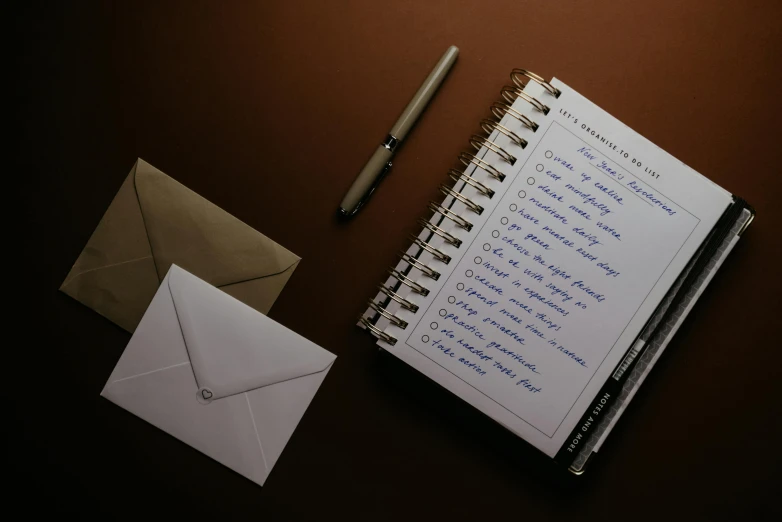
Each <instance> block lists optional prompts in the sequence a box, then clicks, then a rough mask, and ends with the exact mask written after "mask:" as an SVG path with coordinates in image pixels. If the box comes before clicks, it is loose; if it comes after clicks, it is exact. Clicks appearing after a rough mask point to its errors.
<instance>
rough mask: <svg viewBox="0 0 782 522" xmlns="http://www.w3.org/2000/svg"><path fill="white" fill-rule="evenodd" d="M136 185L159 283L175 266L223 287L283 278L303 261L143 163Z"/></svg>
mask: <svg viewBox="0 0 782 522" xmlns="http://www.w3.org/2000/svg"><path fill="white" fill-rule="evenodd" d="M135 183H136V191H137V193H138V199H139V204H140V206H141V211H142V213H143V216H144V222H145V224H146V229H147V234H148V236H149V243H150V245H151V248H152V253H153V254H154V256H155V265H156V267H157V271H158V277H159V278H160V280H162V279H163V277H164V276H165V274H166V273H167V272H168V269H169V267H170V266H171V264H172V263H175V264H177V265H179V266H181V267H182V268H184V269H185V270H187V271H188V272H192V273H194V274H197V275H198V277H200V278H201V279H204V280H206V281H208V282H209V283H211V284H213V285H215V286H222V285H227V284H233V283H238V282H241V281H248V280H252V279H257V278H261V277H268V276H270V275H274V274H279V273H282V272H284V271H286V270H288V269H289V268H291V267H292V266H293V265H295V264H296V263H298V262H299V261H300V258H299V257H298V256H297V255H295V254H293V253H292V252H290V251H288V250H286V249H285V248H283V247H281V246H280V245H278V244H277V243H275V242H274V241H272V240H271V239H269V238H267V237H266V236H264V235H263V234H261V233H260V232H258V231H257V230H254V229H253V228H252V227H250V226H249V225H247V224H246V223H244V222H242V221H240V220H239V219H237V218H235V217H234V216H232V215H230V214H229V213H228V212H226V211H225V210H223V209H221V208H220V207H218V206H217V205H215V204H214V203H211V202H209V201H207V200H206V199H204V198H203V197H201V196H199V195H198V194H196V193H195V192H193V191H192V190H190V189H188V188H187V187H185V186H184V185H182V184H181V183H179V182H177V181H176V180H174V179H173V178H171V177H169V176H166V175H165V174H163V173H162V172H161V171H159V170H158V169H156V168H155V167H153V166H152V165H150V164H149V163H146V162H145V161H143V160H139V161H138V166H137V168H136V176H135Z"/></svg>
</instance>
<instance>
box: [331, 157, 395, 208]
mask: <svg viewBox="0 0 782 522" xmlns="http://www.w3.org/2000/svg"><path fill="white" fill-rule="evenodd" d="M392 155H393V153H392V152H391V151H390V150H389V149H387V148H385V147H383V146H382V145H381V146H380V147H378V148H377V150H375V153H374V154H372V157H371V158H369V161H367V164H366V165H364V168H363V169H361V172H359V174H358V176H357V177H356V180H355V181H354V182H353V185H352V186H351V187H350V190H348V193H347V194H345V197H344V198H343V199H342V203H341V204H340V208H342V209H343V210H344V211H346V212H348V213H350V212H353V211H354V210H355V209H356V207H357V206H358V204H359V203H360V202H361V200H362V199H366V198H365V197H364V196H366V197H369V195H370V192H371V190H373V185H375V184H376V183H379V182H380V179H381V178H379V175H380V173H381V172H383V171H384V170H385V169H386V168H387V166H388V161H389V160H390V159H391V156H392Z"/></svg>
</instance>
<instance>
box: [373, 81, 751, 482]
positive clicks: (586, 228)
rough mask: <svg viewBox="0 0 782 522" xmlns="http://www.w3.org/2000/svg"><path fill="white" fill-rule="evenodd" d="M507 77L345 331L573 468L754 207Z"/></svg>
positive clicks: (546, 88)
mask: <svg viewBox="0 0 782 522" xmlns="http://www.w3.org/2000/svg"><path fill="white" fill-rule="evenodd" d="M511 79H512V81H513V84H512V85H510V86H507V87H504V88H503V89H502V91H501V99H500V100H499V101H497V102H496V103H494V104H493V105H492V106H491V108H490V114H491V116H492V117H491V118H487V119H485V120H482V121H481V122H480V128H481V130H482V131H483V132H482V133H480V134H475V135H473V136H472V137H471V138H470V139H469V143H470V145H471V147H472V148H471V149H470V150H469V151H464V152H462V153H460V154H459V155H458V160H459V164H461V166H462V167H463V168H462V169H460V170H455V169H454V170H451V171H449V172H448V176H449V178H450V179H451V180H452V181H453V183H448V184H443V185H442V186H441V187H440V190H441V192H442V193H443V196H444V199H443V200H442V201H438V202H432V203H430V204H429V211H431V213H432V214H431V216H430V217H428V218H426V219H422V220H421V221H420V224H421V226H422V231H421V233H420V234H418V235H417V236H413V237H411V245H410V247H409V248H408V249H407V250H406V251H405V252H403V253H401V254H400V259H399V262H398V263H397V264H396V265H395V266H394V267H393V268H392V269H391V270H390V272H389V277H388V279H387V280H386V281H385V282H384V283H383V284H382V285H381V286H380V292H379V293H378V294H377V296H375V297H374V299H372V300H371V301H370V302H369V308H368V309H367V310H366V312H365V313H364V315H363V316H362V317H361V319H360V321H359V326H360V327H362V328H364V329H366V330H367V331H369V332H370V333H372V334H373V335H374V336H375V337H377V343H378V345H379V346H380V347H381V348H382V349H384V350H387V351H388V352H390V353H391V354H393V355H394V356H396V357H398V358H400V359H401V360H403V361H405V362H406V363H407V364H409V365H410V366H412V367H414V368H416V369H417V370H418V371H420V372H421V373H423V374H424V375H426V376H428V377H429V378H431V379H432V380H434V381H435V382H437V383H439V384H440V385H441V386H443V387H445V388H446V389H448V390H449V391H451V392H452V393H454V394H455V395H457V396H459V397H460V398H461V399H463V400H464V401H466V402H468V403H469V404H471V405H472V406H474V407H475V408H477V409H479V410H480V411H481V412H483V413H485V414H486V415H488V416H489V417H491V418H492V419H494V420H495V421H497V422H499V423H500V424H502V425H503V426H504V427H506V428H507V429H509V430H511V431H512V432H513V433H515V434H516V435H518V436H519V437H521V438H522V439H524V440H525V441H527V442H528V443H530V444H532V445H533V446H534V447H536V448H537V449H538V450H540V451H542V452H543V453H545V454H546V455H548V456H549V457H551V458H553V459H554V460H555V462H556V463H558V464H560V465H562V466H565V467H567V468H568V469H570V470H571V471H572V472H574V473H582V472H583V471H584V469H585V468H586V465H587V463H588V462H589V460H590V459H591V457H592V456H594V455H595V454H596V453H597V452H598V451H599V450H600V447H601V445H602V443H603V441H604V440H605V438H606V436H607V435H608V434H609V433H610V432H611V429H612V428H613V426H614V425H615V423H616V422H617V420H618V419H619V417H620V416H621V414H622V412H623V411H624V409H625V407H626V406H627V404H628V402H629V401H630V400H631V399H632V397H633V395H634V394H635V391H636V390H637V388H638V386H640V384H641V383H642V382H643V380H644V378H645V377H646V375H647V374H648V372H649V370H651V368H652V367H653V366H654V363H655V362H656V361H657V359H658V358H659V356H660V354H661V353H662V352H663V350H664V349H665V347H666V345H667V344H668V341H669V340H670V338H671V336H672V335H673V334H674V333H675V331H676V329H677V328H678V326H679V324H681V321H682V320H683V319H684V317H685V316H686V315H687V314H688V313H689V311H690V310H691V308H692V306H693V305H694V303H695V301H697V299H698V297H699V296H700V293H701V292H702V291H703V288H704V287H705V286H706V285H707V284H708V283H709V281H710V279H711V277H712V276H713V274H714V272H715V271H716V270H717V269H718V268H719V266H720V264H721V263H722V261H723V260H724V258H725V256H727V255H728V253H729V252H730V250H731V249H732V248H733V246H734V245H735V243H736V241H737V240H738V238H739V237H740V236H741V234H742V232H743V231H744V230H745V229H746V227H747V226H748V225H749V223H750V222H751V221H752V219H753V217H754V211H753V210H752V209H751V207H749V205H747V203H746V202H744V201H743V200H741V199H739V198H737V197H735V196H733V195H732V194H731V193H729V192H728V191H726V190H725V189H723V188H721V187H719V186H717V185H716V184H714V183H713V182H711V181H709V180H708V179H706V178H705V177H703V176H702V175H700V174H698V173H697V172H695V171H694V170H692V169H691V168H689V167H687V166H686V165H684V164H683V163H682V162H681V161H678V160H677V159H675V158H673V157H672V156H671V155H669V154H667V153H666V152H664V151H663V150H661V149H660V148H659V147H657V146H655V145H654V144H652V143H651V142H650V141H648V140H647V139H645V138H643V137H642V136H640V135H639V134H637V133H635V132H634V131H633V130H631V129H630V128H628V127H627V126H625V125H624V124H622V123H621V122H619V121H618V120H617V119H615V118H613V117H612V116H611V115H609V114H608V113H606V112H605V111H603V110H601V109H600V108H599V107H597V106H596V105H595V104H593V103H592V102H590V101H589V100H588V99H587V98H585V97H583V96H582V95H580V94H579V93H577V92H576V91H575V90H573V89H572V88H570V87H568V86H567V85H565V84H564V83H563V82H561V81H559V80H556V79H554V80H552V81H551V82H547V81H545V80H544V79H543V78H541V77H540V76H538V75H536V74H534V73H532V72H529V71H526V70H523V69H514V70H513V71H512V73H511Z"/></svg>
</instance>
